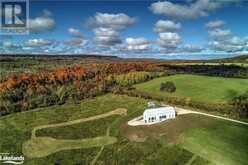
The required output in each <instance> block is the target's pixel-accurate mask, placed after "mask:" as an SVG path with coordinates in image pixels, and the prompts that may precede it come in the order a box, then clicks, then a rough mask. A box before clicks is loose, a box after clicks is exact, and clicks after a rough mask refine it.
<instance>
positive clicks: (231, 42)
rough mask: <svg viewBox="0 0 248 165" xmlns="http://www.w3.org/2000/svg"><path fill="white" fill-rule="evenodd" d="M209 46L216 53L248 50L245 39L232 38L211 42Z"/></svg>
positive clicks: (247, 43)
mask: <svg viewBox="0 0 248 165" xmlns="http://www.w3.org/2000/svg"><path fill="white" fill-rule="evenodd" d="M208 46H209V47H210V48H211V49H213V50H215V51H224V52H237V51H244V50H248V41H247V39H246V38H245V37H244V38H240V37H237V36H232V37H229V38H227V39H226V40H218V41H216V40H213V41H209V43H208Z"/></svg>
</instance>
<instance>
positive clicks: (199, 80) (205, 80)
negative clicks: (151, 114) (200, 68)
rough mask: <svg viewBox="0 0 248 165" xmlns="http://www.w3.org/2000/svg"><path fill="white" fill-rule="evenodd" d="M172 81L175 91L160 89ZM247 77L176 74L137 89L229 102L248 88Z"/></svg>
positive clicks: (195, 98) (170, 95)
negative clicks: (165, 83) (162, 90)
mask: <svg viewBox="0 0 248 165" xmlns="http://www.w3.org/2000/svg"><path fill="white" fill-rule="evenodd" d="M166 81H172V82H174V83H175V85H176V88H177V89H176V92H175V93H167V92H161V91H160V84H161V83H162V82H166ZM247 83H248V80H247V79H237V78H221V77H209V76H197V75H188V74H185V75H175V76H169V77H162V78H157V79H154V80H151V81H148V82H145V83H142V84H138V85H136V86H135V87H136V89H137V90H139V91H144V92H147V93H149V94H155V95H159V96H165V97H179V98H190V99H192V100H193V101H199V102H209V103H227V102H228V101H230V100H231V99H232V98H233V97H235V96H238V95H240V94H242V93H243V92H245V91H247V90H248V86H247Z"/></svg>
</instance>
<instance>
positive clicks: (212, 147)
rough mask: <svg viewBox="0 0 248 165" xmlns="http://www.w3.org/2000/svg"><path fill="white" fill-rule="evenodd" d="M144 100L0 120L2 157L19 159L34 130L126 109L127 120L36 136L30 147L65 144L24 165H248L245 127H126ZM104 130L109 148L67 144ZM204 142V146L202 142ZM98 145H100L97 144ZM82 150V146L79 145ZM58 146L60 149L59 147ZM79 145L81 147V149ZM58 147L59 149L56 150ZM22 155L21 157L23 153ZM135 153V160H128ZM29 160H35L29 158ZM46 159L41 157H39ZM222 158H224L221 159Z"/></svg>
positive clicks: (109, 99)
mask: <svg viewBox="0 0 248 165" xmlns="http://www.w3.org/2000/svg"><path fill="white" fill-rule="evenodd" d="M147 101H148V100H144V99H139V98H133V97H128V96H120V95H113V94H107V95H104V96H99V97H96V98H95V99H86V100H83V101H81V102H80V104H73V103H70V102H68V103H66V104H64V105H60V106H57V105H56V106H52V107H47V108H40V109H36V110H34V111H30V112H23V113H17V114H11V115H8V116H5V117H1V119H0V131H1V133H2V134H4V135H5V136H3V137H1V139H0V148H1V150H3V151H4V152H14V153H17V154H23V147H24V146H23V144H24V143H25V142H27V141H28V140H29V139H30V138H31V131H32V130H33V129H34V128H35V127H40V126H41V127H42V126H43V125H47V124H48V125H51V124H52V125H53V124H55V125H56V124H59V123H63V122H68V121H75V120H76V121H77V119H81V118H87V117H92V116H97V115H100V114H104V113H107V112H110V111H112V110H115V109H117V108H125V109H127V115H124V116H118V115H115V116H112V117H111V116H110V117H106V118H103V119H97V120H92V121H89V122H88V123H87V122H83V123H75V124H72V125H68V126H63V127H58V128H56V127H51V128H45V127H44V128H43V129H40V130H38V132H37V134H36V136H37V141H35V145H38V146H39V147H41V149H42V147H46V148H51V147H53V146H54V145H57V144H56V143H55V142H54V143H49V146H46V145H42V140H41V141H39V138H40V139H42V137H51V138H54V139H58V140H63V139H64V140H69V139H71V145H72V146H71V147H72V148H71V149H70V147H69V149H68V145H69V146H70V144H68V143H67V144H64V145H65V146H67V148H64V149H63V150H62V151H58V152H55V153H53V154H48V155H47V156H42V154H44V153H42V154H41V156H39V153H37V154H38V155H36V156H37V157H35V156H34V157H28V156H26V157H25V158H26V160H25V164H33V165H35V164H44V163H46V164H53V163H55V162H59V163H61V164H71V163H72V164H76V163H78V164H90V163H92V162H93V163H96V164H101V163H105V164H106V163H107V164H116V163H117V164H151V163H155V162H156V164H164V163H165V162H166V164H186V163H187V162H189V161H190V162H191V163H192V164H209V163H212V164H219V163H220V162H225V164H246V162H247V161H248V160H247V158H248V143H247V139H248V127H247V126H243V125H239V124H235V123H232V122H226V121H222V120H219V119H214V118H210V117H205V116H201V115H195V114H194V115H193V114H192V115H191V114H188V115H182V116H178V117H177V118H176V119H175V120H168V121H165V122H163V123H160V124H158V125H153V126H139V127H130V126H128V125H127V123H126V122H127V121H128V120H130V119H131V118H133V117H135V116H138V115H140V114H142V112H143V110H144V108H145V107H146V104H147ZM107 128H109V137H113V138H116V139H117V141H116V142H113V143H111V142H110V143H109V144H108V143H106V142H105V143H106V144H108V145H106V144H105V145H106V146H101V145H99V146H98V147H97V146H96V147H90V144H87V146H88V147H86V148H85V146H82V148H81V149H80V145H79V144H78V147H77V148H74V149H73V145H74V142H73V143H72V140H77V139H82V138H86V139H89V138H94V137H99V136H104V135H105V133H106V131H107ZM203 139H204V140H203ZM99 142H100V141H99ZM82 144H83V143H82ZM61 145H62V146H61ZM84 145H85V144H84ZM93 146H94V145H93ZM60 147H63V144H60ZM24 153H25V152H24ZM134 153H135V154H134ZM34 155H35V154H34ZM44 155H46V154H44ZM223 155H228V156H223Z"/></svg>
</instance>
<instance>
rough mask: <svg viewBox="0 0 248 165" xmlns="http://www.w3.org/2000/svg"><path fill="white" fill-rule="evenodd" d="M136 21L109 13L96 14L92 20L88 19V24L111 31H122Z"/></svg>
mask: <svg viewBox="0 0 248 165" xmlns="http://www.w3.org/2000/svg"><path fill="white" fill-rule="evenodd" d="M135 21H136V19H135V18H132V17H130V16H128V15H126V14H124V13H118V14H110V13H96V15H95V16H94V17H93V18H90V19H89V24H90V25H92V26H94V27H106V28H112V29H124V28H126V27H128V26H130V25H132V24H134V23H135Z"/></svg>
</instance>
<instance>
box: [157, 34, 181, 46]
mask: <svg viewBox="0 0 248 165" xmlns="http://www.w3.org/2000/svg"><path fill="white" fill-rule="evenodd" d="M157 42H158V44H159V45H160V46H162V47H167V48H170V47H176V46H177V45H178V44H180V42H181V37H180V36H179V35H178V34H177V33H172V32H166V33H159V38H158V40H157Z"/></svg>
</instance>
